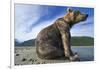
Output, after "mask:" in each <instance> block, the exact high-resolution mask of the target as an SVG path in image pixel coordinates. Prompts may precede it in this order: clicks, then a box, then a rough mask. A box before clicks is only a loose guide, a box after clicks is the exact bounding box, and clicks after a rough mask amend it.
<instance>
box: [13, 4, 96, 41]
mask: <svg viewBox="0 0 100 69" xmlns="http://www.w3.org/2000/svg"><path fill="white" fill-rule="evenodd" d="M67 8H68V7H66V6H48V5H32V4H15V39H17V40H18V41H20V42H23V41H26V40H30V39H34V38H36V36H37V34H38V33H39V32H40V30H41V29H43V28H45V27H47V26H48V25H51V24H53V23H54V22H55V20H56V19H57V18H60V17H62V16H64V15H65V14H66V13H67V12H66V10H67ZM71 8H72V9H73V10H80V11H81V12H82V13H87V14H88V15H89V17H88V19H87V20H86V21H84V22H80V23H78V24H76V25H74V26H73V27H72V29H71V35H72V36H90V37H94V9H93V8H80V7H71Z"/></svg>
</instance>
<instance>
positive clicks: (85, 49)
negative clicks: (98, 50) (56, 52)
mask: <svg viewBox="0 0 100 69" xmlns="http://www.w3.org/2000/svg"><path fill="white" fill-rule="evenodd" d="M72 51H73V52H77V53H78V55H79V56H80V60H81V61H93V60H94V47H93V46H72Z"/></svg>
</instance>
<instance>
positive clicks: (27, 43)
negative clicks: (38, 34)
mask: <svg viewBox="0 0 100 69" xmlns="http://www.w3.org/2000/svg"><path fill="white" fill-rule="evenodd" d="M34 45H35V39H31V40H27V41H24V42H22V43H19V42H17V41H15V46H34Z"/></svg>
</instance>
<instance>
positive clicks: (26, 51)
mask: <svg viewBox="0 0 100 69" xmlns="http://www.w3.org/2000/svg"><path fill="white" fill-rule="evenodd" d="M14 56H15V57H14V59H15V60H14V62H15V65H30V64H46V63H64V62H69V61H68V60H67V59H64V58H60V59H56V60H42V59H39V58H38V57H37V55H36V49H35V47H30V46H27V47H15V54H14Z"/></svg>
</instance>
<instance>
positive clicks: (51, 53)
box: [37, 46, 64, 59]
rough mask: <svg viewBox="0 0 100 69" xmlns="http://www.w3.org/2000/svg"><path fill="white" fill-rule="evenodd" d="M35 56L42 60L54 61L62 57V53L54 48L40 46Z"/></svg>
mask: <svg viewBox="0 0 100 69" xmlns="http://www.w3.org/2000/svg"><path fill="white" fill-rule="evenodd" d="M37 55H38V57H40V58H42V59H56V58H59V57H62V56H64V52H63V51H62V50H60V49H58V48H56V47H54V46H41V47H40V48H39V49H38V51H37Z"/></svg>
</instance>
